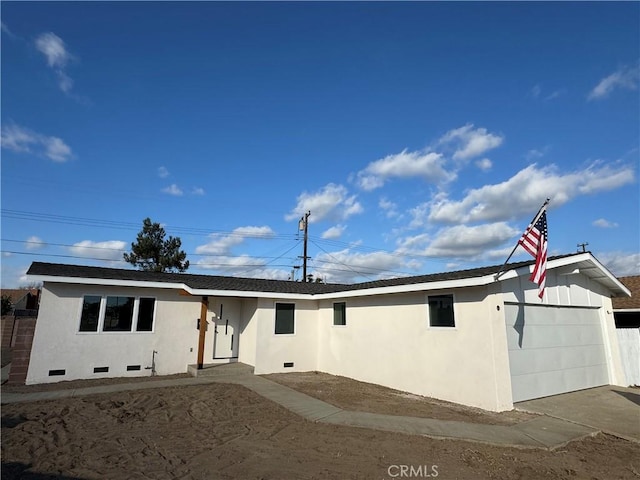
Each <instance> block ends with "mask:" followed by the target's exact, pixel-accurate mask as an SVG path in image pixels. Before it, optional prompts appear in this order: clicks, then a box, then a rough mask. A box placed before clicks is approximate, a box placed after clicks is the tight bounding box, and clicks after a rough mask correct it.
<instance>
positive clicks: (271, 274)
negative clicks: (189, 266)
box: [194, 255, 290, 280]
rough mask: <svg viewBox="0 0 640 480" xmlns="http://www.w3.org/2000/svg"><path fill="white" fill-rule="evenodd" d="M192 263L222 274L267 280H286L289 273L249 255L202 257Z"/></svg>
mask: <svg viewBox="0 0 640 480" xmlns="http://www.w3.org/2000/svg"><path fill="white" fill-rule="evenodd" d="M194 265H197V266H198V267H199V268H203V269H206V270H215V271H216V272H220V273H221V274H224V275H236V276H243V277H250V278H265V279H269V280H287V279H288V278H289V275H290V273H289V272H287V271H285V270H279V269H275V268H268V267H267V264H266V262H265V261H264V260H263V259H261V258H255V257H251V256H249V255H240V256H224V255H223V256H215V257H204V258H201V259H200V260H198V261H197V262H195V264H194Z"/></svg>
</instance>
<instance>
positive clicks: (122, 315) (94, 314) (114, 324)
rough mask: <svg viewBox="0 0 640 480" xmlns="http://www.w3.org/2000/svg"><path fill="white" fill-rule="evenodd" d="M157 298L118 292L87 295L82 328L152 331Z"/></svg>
mask: <svg viewBox="0 0 640 480" xmlns="http://www.w3.org/2000/svg"><path fill="white" fill-rule="evenodd" d="M155 310H156V299H155V298H153V297H133V296H118V295H102V296H100V295H85V296H84V297H83V299H82V310H81V314H80V327H79V331H80V332H94V333H97V332H152V331H153V325H154V320H155Z"/></svg>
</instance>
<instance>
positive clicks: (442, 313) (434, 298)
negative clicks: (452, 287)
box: [429, 295, 456, 327]
mask: <svg viewBox="0 0 640 480" xmlns="http://www.w3.org/2000/svg"><path fill="white" fill-rule="evenodd" d="M429 325H430V326H432V327H455V326H456V323H455V319H454V316H453V295H430V296H429Z"/></svg>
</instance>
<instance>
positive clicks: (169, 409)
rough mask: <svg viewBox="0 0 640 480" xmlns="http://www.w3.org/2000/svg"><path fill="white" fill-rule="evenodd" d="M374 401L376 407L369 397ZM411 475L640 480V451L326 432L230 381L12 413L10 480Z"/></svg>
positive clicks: (405, 403)
mask: <svg viewBox="0 0 640 480" xmlns="http://www.w3.org/2000/svg"><path fill="white" fill-rule="evenodd" d="M288 375H290V374H287V376H282V375H278V376H270V378H272V379H277V380H278V381H280V382H282V383H286V384H288V385H290V386H293V387H294V388H299V389H300V390H301V391H306V393H309V394H312V395H315V396H318V397H322V398H323V399H324V400H327V401H331V402H332V403H335V404H340V405H339V406H343V407H345V408H361V409H365V408H366V409H367V410H368V411H379V412H380V413H397V414H411V415H427V412H429V411H430V412H431V413H430V414H433V415H438V418H440V416H442V415H449V414H450V415H452V417H447V418H451V419H458V420H459V419H462V418H467V421H481V422H487V423H512V422H515V421H520V420H521V419H522V418H519V417H518V415H519V414H515V415H513V414H509V415H507V416H505V417H504V419H500V418H494V417H500V416H499V415H498V416H494V415H493V414H487V416H486V417H485V416H484V415H483V414H482V412H479V411H475V410H472V409H469V410H468V411H467V409H464V408H462V407H459V406H456V405H451V404H446V403H442V404H440V402H433V405H427V404H429V403H431V402H429V401H428V400H425V399H422V398H421V397H418V398H417V399H416V398H411V397H410V396H409V397H407V396H403V394H401V392H395V391H393V390H388V389H380V390H377V387H375V386H372V385H368V384H360V383H359V382H351V381H348V380H346V379H341V378H339V377H333V378H332V379H331V378H329V379H327V378H324V376H322V377H317V378H315V379H314V378H313V376H312V374H307V377H306V378H305V376H304V375H293V376H290V377H289V376H288ZM86 385H88V384H87V383H86V382H85V383H80V384H78V383H76V382H72V383H67V384H66V387H67V388H75V386H86ZM28 388H31V387H23V388H22V390H23V391H25V390H27V389H28ZM3 390H4V387H3ZM314 391H315V393H314ZM365 394H366V395H368V396H369V397H370V398H369V399H366V400H365V399H363V398H362V396H363V395H365ZM420 404H422V405H420ZM430 409H431V410H430ZM446 412H448V413H446ZM458 415H460V416H458ZM402 472H405V473H406V475H404V476H403V475H402ZM411 473H413V475H412V478H436V477H437V478H442V479H483V478H494V479H536V480H538V479H544V478H549V479H581V478H588V479H617V478H635V479H637V478H640V445H639V444H635V443H631V442H628V441H625V440H620V439H617V438H614V437H611V436H607V435H597V436H595V437H592V438H587V439H584V440H581V441H576V442H572V443H570V444H569V445H567V446H565V447H563V448H560V449H557V450H555V451H545V450H537V449H532V450H519V449H513V448H498V447H493V446H488V445H481V444H477V443H471V442H463V441H450V440H432V439H428V438H424V437H418V436H409V435H402V434H394V433H387V432H379V431H373V430H366V429H358V428H351V427H341V426H334V425H327V424H316V423H312V422H309V421H306V420H304V419H302V418H300V417H298V416H296V415H294V414H292V413H290V412H289V411H287V410H285V409H284V408H282V407H280V406H279V405H276V404H274V403H272V402H270V401H268V400H265V399H264V398H262V397H260V396H258V395H257V394H255V393H253V392H251V391H249V390H247V389H245V388H244V387H241V386H238V385H230V384H212V385H206V386H191V387H171V388H159V389H151V390H140V391H135V392H121V393H115V394H109V395H93V396H87V397H81V398H70V399H63V400H55V401H42V402H35V403H24V404H11V405H4V406H3V407H2V479H3V480H6V479H17V478H24V479H38V480H44V479H54V478H55V479H72V478H73V479H105V478H107V479H116V480H117V479H174V478H180V479H213V478H216V479H236V478H237V479H313V478H332V479H359V478H362V479H377V480H383V479H397V478H409V474H411Z"/></svg>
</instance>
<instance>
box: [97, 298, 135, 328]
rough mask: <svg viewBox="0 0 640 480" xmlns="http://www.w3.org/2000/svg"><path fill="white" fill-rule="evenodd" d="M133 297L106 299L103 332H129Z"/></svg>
mask: <svg viewBox="0 0 640 480" xmlns="http://www.w3.org/2000/svg"><path fill="white" fill-rule="evenodd" d="M133 300H134V298H133V297H107V308H106V309H105V312H104V324H103V325H102V331H103V332H130V331H131V321H132V320H133Z"/></svg>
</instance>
